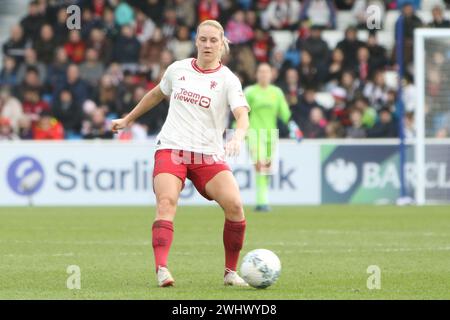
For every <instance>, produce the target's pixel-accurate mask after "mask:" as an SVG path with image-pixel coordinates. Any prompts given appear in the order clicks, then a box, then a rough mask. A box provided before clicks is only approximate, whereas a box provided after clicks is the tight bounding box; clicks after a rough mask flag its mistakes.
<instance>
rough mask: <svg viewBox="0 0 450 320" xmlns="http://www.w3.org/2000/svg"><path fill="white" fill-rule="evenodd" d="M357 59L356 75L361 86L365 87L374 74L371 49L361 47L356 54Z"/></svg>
mask: <svg viewBox="0 0 450 320" xmlns="http://www.w3.org/2000/svg"><path fill="white" fill-rule="evenodd" d="M356 59H357V60H356V65H355V74H357V77H358V79H359V80H360V81H361V84H362V85H364V83H366V82H367V81H368V80H369V78H370V76H371V75H372V72H373V66H372V64H371V61H370V52H369V49H368V48H367V47H365V46H362V47H360V48H359V49H358V52H357V54H356Z"/></svg>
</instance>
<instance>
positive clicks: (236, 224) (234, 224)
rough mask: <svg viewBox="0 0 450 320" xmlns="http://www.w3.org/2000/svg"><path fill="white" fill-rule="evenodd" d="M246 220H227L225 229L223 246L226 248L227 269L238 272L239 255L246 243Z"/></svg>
mask: <svg viewBox="0 0 450 320" xmlns="http://www.w3.org/2000/svg"><path fill="white" fill-rule="evenodd" d="M244 234H245V220H242V221H230V220H227V219H225V225H224V227H223V245H224V247H225V268H227V269H230V270H233V271H236V266H237V263H238V260H239V253H240V251H241V249H242V245H243V243H244Z"/></svg>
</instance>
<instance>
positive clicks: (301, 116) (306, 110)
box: [291, 87, 323, 129]
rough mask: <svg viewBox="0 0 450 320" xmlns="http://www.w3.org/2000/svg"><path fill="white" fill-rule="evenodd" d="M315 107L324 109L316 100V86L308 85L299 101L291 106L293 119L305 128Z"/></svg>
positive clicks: (300, 126)
mask: <svg viewBox="0 0 450 320" xmlns="http://www.w3.org/2000/svg"><path fill="white" fill-rule="evenodd" d="M314 108H320V109H323V108H322V107H321V106H320V105H319V104H318V103H317V102H316V89H315V88H314V87H306V88H305V89H304V91H303V93H302V94H301V95H300V97H299V99H298V103H297V104H296V105H293V106H292V107H291V112H292V120H294V121H295V123H296V124H297V126H299V128H301V129H303V128H304V127H305V125H306V123H307V122H308V121H309V118H310V114H311V110H312V109H314Z"/></svg>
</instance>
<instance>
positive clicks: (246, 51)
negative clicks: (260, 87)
mask: <svg viewBox="0 0 450 320" xmlns="http://www.w3.org/2000/svg"><path fill="white" fill-rule="evenodd" d="M234 63H236V65H235V70H236V72H240V73H242V74H244V75H245V78H246V79H247V80H248V81H254V80H255V74H256V59H255V56H254V55H253V51H252V49H251V48H250V47H249V46H242V47H239V48H238V49H237V50H236V53H235V57H234Z"/></svg>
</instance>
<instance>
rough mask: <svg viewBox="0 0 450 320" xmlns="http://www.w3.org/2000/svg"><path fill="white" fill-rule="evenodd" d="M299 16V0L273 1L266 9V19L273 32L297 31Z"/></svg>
mask: <svg viewBox="0 0 450 320" xmlns="http://www.w3.org/2000/svg"><path fill="white" fill-rule="evenodd" d="M299 14H300V3H299V2H298V1H297V0H272V1H271V2H270V3H269V5H268V6H267V8H266V11H265V19H266V20H267V23H268V25H269V28H270V29H272V30H286V29H289V30H296V29H297V27H298V22H299Z"/></svg>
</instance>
